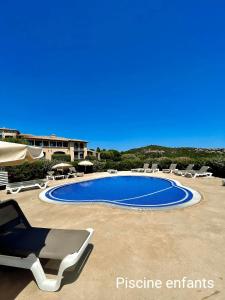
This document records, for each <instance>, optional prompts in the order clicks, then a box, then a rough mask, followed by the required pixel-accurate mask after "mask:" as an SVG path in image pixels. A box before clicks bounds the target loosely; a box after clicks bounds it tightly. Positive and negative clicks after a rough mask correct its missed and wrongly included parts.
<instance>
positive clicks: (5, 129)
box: [0, 127, 20, 133]
mask: <svg viewBox="0 0 225 300" xmlns="http://www.w3.org/2000/svg"><path fill="white" fill-rule="evenodd" d="M0 130H3V131H9V132H17V133H20V132H19V130H17V129H12V128H6V127H0Z"/></svg>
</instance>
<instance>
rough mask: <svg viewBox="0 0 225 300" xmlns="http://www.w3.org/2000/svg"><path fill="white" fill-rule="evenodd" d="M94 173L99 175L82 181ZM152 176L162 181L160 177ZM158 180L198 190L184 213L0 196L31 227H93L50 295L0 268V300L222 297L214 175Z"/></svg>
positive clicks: (222, 243)
mask: <svg viewBox="0 0 225 300" xmlns="http://www.w3.org/2000/svg"><path fill="white" fill-rule="evenodd" d="M121 174H126V172H122V173H121ZM98 176H102V174H101V175H99V174H93V175H89V176H87V177H98ZM156 176H161V177H165V175H164V174H162V173H161V172H160V173H158V174H157V175H156ZM166 177H167V178H171V179H177V180H179V181H180V182H181V183H182V184H183V185H186V186H189V187H191V188H193V189H195V190H197V191H199V192H200V193H201V195H202V201H201V202H200V203H199V204H197V205H195V206H192V207H189V208H184V209H174V210H170V211H154V212H151V211H134V210H127V209H121V208H115V207H110V206H105V205H83V206H82V205H57V204H50V203H45V202H42V201H41V200H39V197H38V196H39V193H40V190H32V191H25V192H21V193H19V194H16V195H13V196H12V195H6V193H5V191H0V199H1V200H4V199H10V198H13V199H16V200H17V201H18V202H19V204H20V205H21V207H22V209H23V210H24V212H25V214H26V215H27V217H28V219H29V221H30V223H31V224H32V225H34V226H42V227H55V228H74V229H76V228H79V229H80V228H87V227H92V228H94V229H95V233H94V237H93V240H92V243H93V246H94V247H93V249H91V247H90V251H91V250H92V251H91V253H90V255H89V257H88V258H87V261H86V263H85V264H84V265H83V269H82V270H81V272H80V273H79V272H77V269H78V268H76V269H75V271H74V272H66V273H65V277H64V282H63V285H62V287H61V289H60V290H59V291H58V292H54V293H48V292H43V291H41V290H39V289H38V287H37V285H36V283H35V281H34V278H33V276H32V274H31V272H30V271H29V270H22V269H14V268H8V267H0V299H3V300H7V299H26V300H27V299H32V300H33V299H38V300H41V299H69V300H70V299H71V300H72V299H77V300H80V299H100V300H101V299H135V300H136V299H151V300H161V299H163V300H164V299H166V300H172V299H178V300H180V299H181V300H195V299H196V300H200V299H201V300H204V299H210V300H211V299H212V300H214V299H220V300H224V299H225V277H224V276H225V275H224V271H225V254H224V249H225V187H223V186H222V184H221V179H219V178H198V179H191V178H183V177H178V176H176V175H166ZM76 180H79V179H70V181H76ZM62 182H63V181H57V182H54V184H58V183H62ZM67 182H68V180H67ZM52 184H53V182H51V185H52ZM117 276H122V277H127V278H129V279H143V278H144V277H145V278H147V279H153V280H156V279H160V280H161V281H162V282H165V281H166V280H167V279H182V278H183V277H184V276H186V277H187V278H189V279H192V280H194V279H203V278H205V279H211V280H214V282H215V287H214V288H212V289H204V288H198V289H187V288H186V289H182V288H181V289H168V288H166V287H165V286H163V287H162V288H161V289H125V288H119V289H118V288H116V277H117Z"/></svg>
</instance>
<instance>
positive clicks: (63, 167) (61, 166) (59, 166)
mask: <svg viewBox="0 0 225 300" xmlns="http://www.w3.org/2000/svg"><path fill="white" fill-rule="evenodd" d="M71 167H72V165H71V164H68V163H61V164H57V165H54V166H53V167H52V169H66V168H71Z"/></svg>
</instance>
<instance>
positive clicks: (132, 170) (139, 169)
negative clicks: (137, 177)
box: [131, 164, 149, 173]
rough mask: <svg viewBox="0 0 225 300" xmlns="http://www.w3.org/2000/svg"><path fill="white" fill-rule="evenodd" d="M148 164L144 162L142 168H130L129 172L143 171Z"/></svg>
mask: <svg viewBox="0 0 225 300" xmlns="http://www.w3.org/2000/svg"><path fill="white" fill-rule="evenodd" d="M148 167H149V164H144V166H143V168H137V169H131V172H140V173H144V172H145V170H146V169H148Z"/></svg>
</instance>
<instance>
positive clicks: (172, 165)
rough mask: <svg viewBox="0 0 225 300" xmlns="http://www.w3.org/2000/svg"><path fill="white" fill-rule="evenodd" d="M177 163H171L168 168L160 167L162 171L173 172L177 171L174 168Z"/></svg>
mask: <svg viewBox="0 0 225 300" xmlns="http://www.w3.org/2000/svg"><path fill="white" fill-rule="evenodd" d="M176 167H177V164H171V165H170V167H169V169H162V171H163V173H173V172H176V171H178V169H176Z"/></svg>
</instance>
